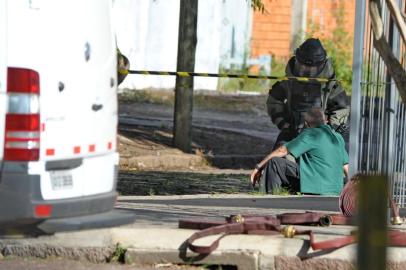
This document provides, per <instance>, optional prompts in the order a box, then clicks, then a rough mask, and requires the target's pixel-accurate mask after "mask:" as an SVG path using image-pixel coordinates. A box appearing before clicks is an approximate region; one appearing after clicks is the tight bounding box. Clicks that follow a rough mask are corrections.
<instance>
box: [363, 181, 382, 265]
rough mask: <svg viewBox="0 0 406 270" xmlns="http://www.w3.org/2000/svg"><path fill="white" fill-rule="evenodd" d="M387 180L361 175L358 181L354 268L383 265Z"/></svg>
mask: <svg viewBox="0 0 406 270" xmlns="http://www.w3.org/2000/svg"><path fill="white" fill-rule="evenodd" d="M387 190H388V183H387V178H386V177H384V176H362V177H361V179H360V183H359V197H358V206H359V209H358V211H359V244H358V269H359V270H383V269H386V245H387V238H388V237H387V233H388V228H387V205H388V196H387V194H388V193H387Z"/></svg>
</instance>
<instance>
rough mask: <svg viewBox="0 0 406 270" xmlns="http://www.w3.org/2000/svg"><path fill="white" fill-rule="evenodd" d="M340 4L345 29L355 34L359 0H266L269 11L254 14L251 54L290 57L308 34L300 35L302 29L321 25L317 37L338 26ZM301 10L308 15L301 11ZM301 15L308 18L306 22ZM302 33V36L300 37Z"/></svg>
mask: <svg viewBox="0 0 406 270" xmlns="http://www.w3.org/2000/svg"><path fill="white" fill-rule="evenodd" d="M340 3H343V4H344V9H345V15H344V16H345V17H344V23H345V26H344V27H345V30H346V31H347V32H348V33H349V34H350V35H351V37H352V36H353V34H352V33H353V32H354V21H355V0H300V1H298V0H264V4H265V9H266V11H265V13H264V14H262V13H261V12H259V11H256V12H254V14H253V22H252V27H253V29H252V36H251V56H252V57H257V56H259V55H263V54H270V55H272V56H273V57H274V58H279V59H280V58H285V59H286V58H288V57H290V56H291V55H293V51H294V49H295V48H296V47H297V45H298V44H300V42H301V41H302V40H300V39H303V36H304V35H298V34H300V33H298V32H299V31H303V33H308V32H309V31H311V30H312V26H314V25H317V26H318V27H319V31H316V32H315V36H316V37H319V38H321V39H323V38H328V37H329V35H331V33H332V31H333V30H334V28H335V27H336V26H337V25H336V21H335V18H334V12H337V10H338V7H339V5H340ZM298 5H300V6H298ZM301 11H302V12H305V13H306V14H301ZM294 16H296V17H294ZM297 16H301V18H304V19H305V22H304V24H303V25H301V22H300V20H301V18H300V19H298V18H297ZM300 28H302V29H300ZM298 36H299V37H300V36H301V37H300V38H299V40H298ZM351 46H352V45H351Z"/></svg>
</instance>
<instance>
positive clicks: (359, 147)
mask: <svg viewBox="0 0 406 270" xmlns="http://www.w3.org/2000/svg"><path fill="white" fill-rule="evenodd" d="M368 2H369V1H367V0H358V1H357V4H356V5H357V6H356V21H355V24H356V25H355V33H354V55H353V81H352V95H351V131H350V151H349V152H350V153H349V154H350V171H351V174H354V173H356V172H361V173H367V174H387V175H388V177H389V179H390V183H389V186H390V187H391V189H392V192H393V196H394V200H395V201H396V203H398V204H399V205H400V206H401V207H405V206H406V127H405V126H406V110H405V105H404V104H403V103H402V102H401V100H400V97H399V95H398V91H397V88H396V86H395V84H394V81H393V80H392V78H391V77H390V75H389V74H388V72H387V69H386V67H385V64H384V62H383V60H382V58H380V56H379V54H378V52H377V51H376V50H375V49H374V47H373V40H374V36H373V32H372V28H371V21H370V16H369V10H368V8H369V5H368ZM380 2H381V7H382V8H381V11H382V12H381V17H382V20H383V24H384V32H385V36H386V38H387V40H388V42H389V44H390V45H391V47H392V50H393V53H394V55H395V56H396V57H397V58H398V59H400V60H401V63H402V64H403V66H405V61H404V60H405V46H404V44H402V42H401V40H400V36H399V32H398V29H397V27H396V25H395V24H394V22H393V21H392V19H391V16H390V13H389V9H388V7H387V6H386V3H385V0H381V1H380ZM396 2H397V3H398V4H399V7H400V9H401V10H403V11H404V10H405V0H396Z"/></svg>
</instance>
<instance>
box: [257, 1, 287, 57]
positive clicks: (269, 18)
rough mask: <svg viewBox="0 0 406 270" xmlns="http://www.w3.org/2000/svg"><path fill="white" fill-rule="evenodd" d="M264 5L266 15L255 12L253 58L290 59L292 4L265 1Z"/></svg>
mask: <svg viewBox="0 0 406 270" xmlns="http://www.w3.org/2000/svg"><path fill="white" fill-rule="evenodd" d="M264 4H265V9H266V11H265V13H261V12H260V11H255V12H254V14H253V22H252V35H251V56H252V57H258V56H260V55H272V56H277V57H288V56H289V55H290V48H289V44H290V40H291V9H292V3H291V1H287V0H265V1H264Z"/></svg>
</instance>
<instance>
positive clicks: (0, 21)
mask: <svg viewBox="0 0 406 270" xmlns="http://www.w3.org/2000/svg"><path fill="white" fill-rule="evenodd" d="M6 11H7V8H6V0H0V161H2V160H3V152H4V128H5V115H6V110H7V96H6V89H7V58H6V57H7V36H6V35H7V31H6V29H7V25H6V23H7V16H6Z"/></svg>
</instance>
